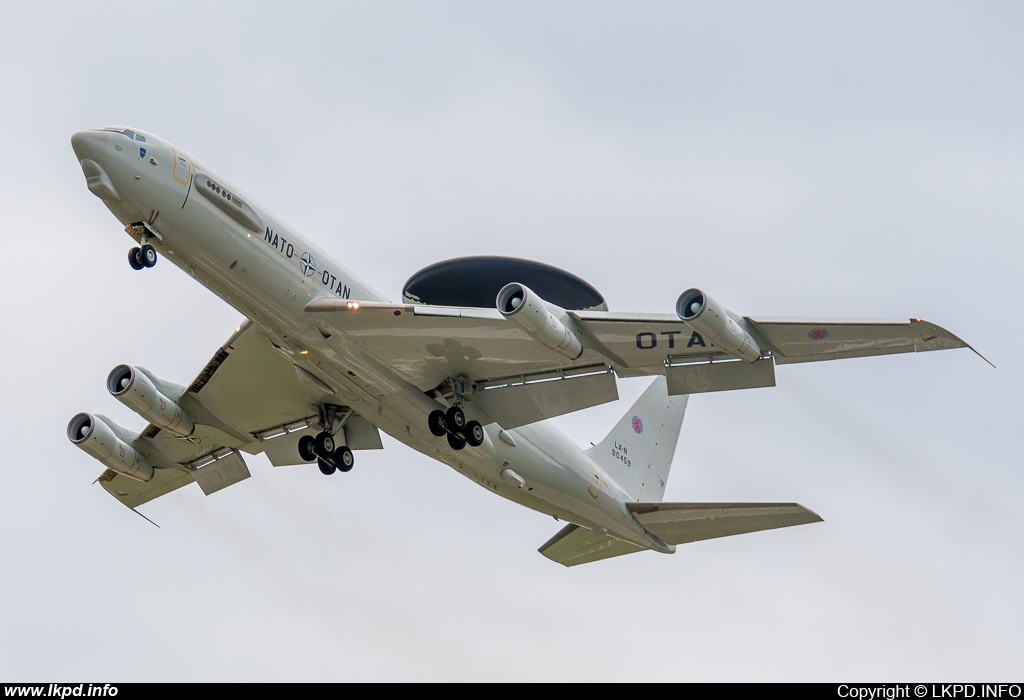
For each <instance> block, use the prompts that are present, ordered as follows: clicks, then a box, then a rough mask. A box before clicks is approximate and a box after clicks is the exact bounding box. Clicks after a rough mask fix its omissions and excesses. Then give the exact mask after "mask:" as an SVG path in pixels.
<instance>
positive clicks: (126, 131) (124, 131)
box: [100, 126, 146, 143]
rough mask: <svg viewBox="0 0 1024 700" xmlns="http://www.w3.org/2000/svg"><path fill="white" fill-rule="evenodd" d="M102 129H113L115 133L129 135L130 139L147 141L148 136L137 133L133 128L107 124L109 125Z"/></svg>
mask: <svg viewBox="0 0 1024 700" xmlns="http://www.w3.org/2000/svg"><path fill="white" fill-rule="evenodd" d="M100 131H113V132H114V133H115V134H124V135H125V136H127V137H128V138H130V139H135V140H136V141H142V142H143V143H145V142H146V137H145V136H143V135H142V134H136V133H135V132H134V131H132V130H131V129H122V128H120V127H117V126H107V127H104V128H103V129H101V130H100Z"/></svg>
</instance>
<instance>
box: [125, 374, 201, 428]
mask: <svg viewBox="0 0 1024 700" xmlns="http://www.w3.org/2000/svg"><path fill="white" fill-rule="evenodd" d="M107 391H109V392H110V393H111V395H113V397H114V398H115V399H117V400H118V401H120V402H121V403H123V404H124V405H125V406H127V407H128V408H130V409H132V410H133V411H135V412H136V413H138V414H139V415H140V416H142V417H143V418H145V419H146V420H148V421H149V422H150V423H152V424H153V425H159V426H160V427H161V428H163V429H164V430H167V431H169V432H172V433H174V434H175V435H180V436H182V437H188V436H189V435H191V434H192V431H194V430H195V429H196V424H195V421H193V420H192V419H191V418H190V417H189V416H188V414H187V413H185V412H184V411H183V410H182V409H181V406H179V405H178V403H177V402H176V401H173V400H172V399H170V398H169V397H168V396H166V395H165V394H164V393H163V392H162V391H160V389H158V388H157V386H156V384H155V383H154V382H153V380H152V379H151V378H150V376H149V375H148V373H147V372H146V371H145V370H142V369H140V368H138V367H132V366H131V365H118V366H117V367H115V368H114V369H112V370H111V371H110V374H109V375H107Z"/></svg>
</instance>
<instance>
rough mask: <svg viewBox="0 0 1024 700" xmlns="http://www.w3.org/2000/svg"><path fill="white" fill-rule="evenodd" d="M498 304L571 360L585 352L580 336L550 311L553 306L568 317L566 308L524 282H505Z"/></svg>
mask: <svg viewBox="0 0 1024 700" xmlns="http://www.w3.org/2000/svg"><path fill="white" fill-rule="evenodd" d="M497 305H498V311H499V312H500V313H501V315H502V316H504V317H505V318H507V319H508V320H509V321H512V322H513V323H515V324H516V325H518V326H519V327H520V328H522V329H523V330H524V331H526V332H527V333H528V334H529V335H530V337H532V338H533V339H534V340H536V341H538V342H539V343H541V344H542V345H546V346H547V347H549V348H551V349H552V350H557V351H558V352H560V353H562V354H563V355H565V356H566V357H568V358H569V359H572V360H575V359H576V358H577V357H579V356H580V355H582V354H583V346H582V345H581V344H580V341H579V339H578V338H577V337H576V335H575V334H574V333H573V332H572V330H570V329H569V328H568V326H566V325H565V323H563V322H562V321H560V320H558V318H557V317H556V316H555V314H554V313H552V311H551V309H552V308H554V309H556V310H558V311H560V312H561V313H560V315H561V316H563V317H565V310H564V309H561V308H559V307H557V306H554V305H553V304H548V302H546V301H544V300H543V299H541V298H540V297H539V296H538V295H537V293H536V292H534V291H533V290H531V289H530V288H529V287H527V286H526V285H525V284H519V283H518V282H512V283H510V284H506V285H505V286H504V287H502V288H501V291H500V292H498V299H497Z"/></svg>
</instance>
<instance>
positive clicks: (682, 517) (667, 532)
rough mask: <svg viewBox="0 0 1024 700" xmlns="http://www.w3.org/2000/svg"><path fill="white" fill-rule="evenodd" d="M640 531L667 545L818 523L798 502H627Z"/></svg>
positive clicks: (817, 516)
mask: <svg viewBox="0 0 1024 700" xmlns="http://www.w3.org/2000/svg"><path fill="white" fill-rule="evenodd" d="M626 506H627V507H628V508H629V510H630V512H631V513H633V517H634V518H636V519H637V522H639V523H640V524H641V525H643V526H644V528H645V529H646V530H647V531H648V532H649V533H651V534H652V535H654V536H655V537H658V538H660V539H661V540H663V541H665V542H667V543H668V544H686V543H687V542H697V541H699V540H710V539H713V538H716V537H728V536H730V535H741V534H743V533H746V532H757V531H759V530H773V529H775V528H779V527H790V526H792V525H805V524H807V523H817V522H821V521H822V518H821V517H820V516H819V515H818V514H817V513H815V512H814V511H811V510H808V509H807V508H804V507H803V506H802V505H800V504H799V503H627V504H626Z"/></svg>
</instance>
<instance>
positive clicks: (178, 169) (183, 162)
mask: <svg viewBox="0 0 1024 700" xmlns="http://www.w3.org/2000/svg"><path fill="white" fill-rule="evenodd" d="M171 150H172V151H173V153H174V170H173V171H172V172H171V174H172V175H173V176H174V179H175V180H177V181H178V182H180V183H181V184H183V185H188V179H189V177H191V174H192V173H191V168H190V167H189V166H190V165H191V163H189V159H188V154H187V153H185V152H184V151H179V150H178V149H176V148H174V149H171Z"/></svg>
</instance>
